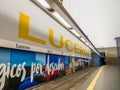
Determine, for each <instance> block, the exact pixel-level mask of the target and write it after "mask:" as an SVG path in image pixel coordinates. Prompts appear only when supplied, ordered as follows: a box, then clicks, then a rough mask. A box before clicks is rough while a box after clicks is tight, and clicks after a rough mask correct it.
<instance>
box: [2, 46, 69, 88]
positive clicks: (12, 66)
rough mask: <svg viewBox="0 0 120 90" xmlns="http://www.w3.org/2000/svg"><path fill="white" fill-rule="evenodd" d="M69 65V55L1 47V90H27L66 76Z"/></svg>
mask: <svg viewBox="0 0 120 90" xmlns="http://www.w3.org/2000/svg"><path fill="white" fill-rule="evenodd" d="M68 66H69V59H68V57H67V56H60V55H52V54H44V53H38V52H32V51H24V50H17V49H8V48H0V76H1V77H0V81H1V82H0V83H1V84H0V90H2V89H4V90H25V89H26V88H29V87H32V86H34V85H37V84H40V83H43V82H46V81H48V80H52V79H55V78H57V77H61V76H64V75H65V74H66V69H67V68H68ZM5 68H6V69H5Z"/></svg>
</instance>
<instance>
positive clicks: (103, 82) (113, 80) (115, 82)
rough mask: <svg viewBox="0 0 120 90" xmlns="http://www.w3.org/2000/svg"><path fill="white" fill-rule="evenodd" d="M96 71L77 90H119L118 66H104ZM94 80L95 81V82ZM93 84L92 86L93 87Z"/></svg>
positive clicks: (119, 72) (119, 71)
mask: <svg viewBox="0 0 120 90" xmlns="http://www.w3.org/2000/svg"><path fill="white" fill-rule="evenodd" d="M102 67H103V69H102V70H101V72H100V73H99V76H98V77H97V79H96V78H95V77H96V75H97V74H98V72H99V71H100V69H101V68H99V69H98V70H96V71H95V72H94V73H93V74H92V75H91V76H90V77H89V78H88V79H87V80H86V81H85V82H84V83H83V84H81V85H79V87H78V88H77V90H120V70H119V67H118V65H105V66H102ZM95 79H96V81H95ZM93 84H94V85H93ZM90 85H91V86H90Z"/></svg>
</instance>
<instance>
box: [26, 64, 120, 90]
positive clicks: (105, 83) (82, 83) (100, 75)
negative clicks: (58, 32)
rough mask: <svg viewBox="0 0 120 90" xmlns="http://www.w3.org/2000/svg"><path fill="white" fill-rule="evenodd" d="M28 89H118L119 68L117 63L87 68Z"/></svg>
mask: <svg viewBox="0 0 120 90" xmlns="http://www.w3.org/2000/svg"><path fill="white" fill-rule="evenodd" d="M92 69H93V70H92ZM90 72H91V73H90ZM28 90H120V69H119V67H118V65H105V66H101V67H97V68H88V69H86V70H83V71H81V72H77V73H74V74H71V75H69V76H67V77H63V78H60V79H57V80H54V81H51V82H48V83H46V84H43V85H39V86H37V87H34V88H31V89H28Z"/></svg>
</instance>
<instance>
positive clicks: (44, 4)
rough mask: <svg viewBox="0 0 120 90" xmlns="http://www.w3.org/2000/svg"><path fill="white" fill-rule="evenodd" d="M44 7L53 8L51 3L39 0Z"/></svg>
mask: <svg viewBox="0 0 120 90" xmlns="http://www.w3.org/2000/svg"><path fill="white" fill-rule="evenodd" d="M37 1H38V2H39V3H40V4H41V5H42V6H43V7H45V8H48V9H51V7H50V5H49V4H48V3H47V2H46V1H45V0H37Z"/></svg>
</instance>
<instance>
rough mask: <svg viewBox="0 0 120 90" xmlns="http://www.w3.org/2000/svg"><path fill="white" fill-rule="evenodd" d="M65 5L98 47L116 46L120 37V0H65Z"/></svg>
mask: <svg viewBox="0 0 120 90" xmlns="http://www.w3.org/2000/svg"><path fill="white" fill-rule="evenodd" d="M63 6H64V7H65V9H66V10H67V11H68V12H69V14H70V15H71V16H72V17H73V19H74V20H75V21H76V22H77V24H78V25H79V26H80V28H81V29H82V31H83V32H84V33H85V34H86V35H87V36H88V38H89V39H90V40H91V42H92V43H93V44H94V45H95V47H96V48H105V47H115V46H116V42H115V40H114V38H115V37H120V0H64V1H63Z"/></svg>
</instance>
